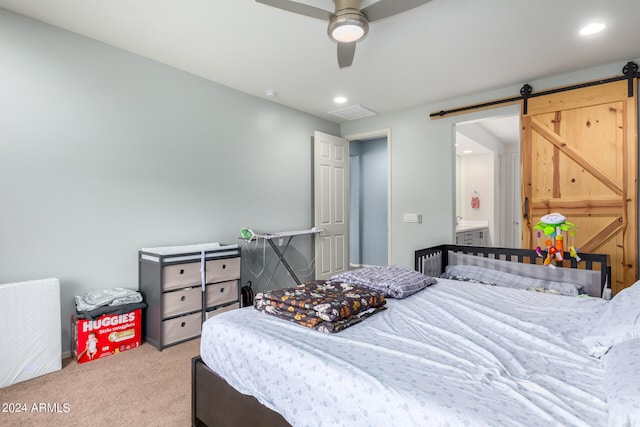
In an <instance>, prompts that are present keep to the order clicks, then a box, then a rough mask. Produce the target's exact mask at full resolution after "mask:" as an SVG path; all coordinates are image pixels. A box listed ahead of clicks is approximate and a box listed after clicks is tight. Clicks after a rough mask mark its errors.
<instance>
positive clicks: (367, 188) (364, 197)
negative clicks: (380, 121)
mask: <svg viewBox="0 0 640 427" xmlns="http://www.w3.org/2000/svg"><path fill="white" fill-rule="evenodd" d="M348 140H349V182H350V185H349V264H350V267H351V268H357V267H363V266H370V265H388V264H389V260H390V250H389V242H390V226H389V209H390V205H391V200H390V198H391V196H390V176H391V175H390V161H389V158H390V156H389V151H390V150H389V145H390V141H389V136H388V132H387V131H384V132H374V133H371V134H367V135H355V136H352V137H348Z"/></svg>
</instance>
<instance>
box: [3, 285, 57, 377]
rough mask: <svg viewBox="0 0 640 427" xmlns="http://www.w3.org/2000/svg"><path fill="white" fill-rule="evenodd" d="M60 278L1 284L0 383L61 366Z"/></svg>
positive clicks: (53, 369)
mask: <svg viewBox="0 0 640 427" xmlns="http://www.w3.org/2000/svg"><path fill="white" fill-rule="evenodd" d="M60 322H61V320H60V282H59V281H58V279H55V278H48V279H42V280H30V281H26V282H16V283H6V284H0V343H2V344H0V387H6V386H9V385H11V384H15V383H18V382H21V381H26V380H29V379H32V378H35V377H39V376H41V375H44V374H48V373H51V372H55V371H59V370H60V369H62V337H61V335H62V329H61V325H60Z"/></svg>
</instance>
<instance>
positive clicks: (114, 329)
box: [71, 309, 142, 363]
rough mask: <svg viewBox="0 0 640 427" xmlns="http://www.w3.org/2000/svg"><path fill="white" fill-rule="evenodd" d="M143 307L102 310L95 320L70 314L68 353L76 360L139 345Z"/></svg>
mask: <svg viewBox="0 0 640 427" xmlns="http://www.w3.org/2000/svg"><path fill="white" fill-rule="evenodd" d="M141 325H142V310H141V309H137V310H133V311H129V312H128V313H123V314H105V315H103V316H100V317H98V318H96V319H94V320H89V319H78V318H77V317H76V315H75V314H74V315H72V316H71V353H72V355H73V358H74V359H75V360H77V361H78V363H86V362H90V361H92V360H96V359H100V358H101V357H107V356H111V355H112V354H116V353H120V352H121V351H125V350H130V349H132V348H135V347H139V346H140V343H141V336H142V335H141V330H142V328H141Z"/></svg>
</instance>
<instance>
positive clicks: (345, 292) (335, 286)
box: [254, 280, 387, 332]
mask: <svg viewBox="0 0 640 427" xmlns="http://www.w3.org/2000/svg"><path fill="white" fill-rule="evenodd" d="M386 303H387V301H386V300H385V299H384V296H382V294H380V293H379V292H377V291H374V290H372V289H368V288H365V287H362V286H356V285H352V284H349V283H340V282H330V281H325V280H316V281H312V282H307V283H305V284H302V285H299V286H295V287H293V288H286V289H274V290H272V291H268V292H264V293H259V294H258V295H256V298H255V302H254V307H255V308H256V309H257V310H260V311H262V312H264V313H267V314H270V315H272V316H276V317H279V318H281V319H285V320H289V321H291V322H295V323H298V324H299V325H302V326H306V327H308V328H313V329H316V330H319V331H322V332H339V331H341V330H343V329H345V328H347V327H349V326H351V325H354V324H356V323H359V322H361V321H362V320H364V319H366V318H367V317H369V316H371V315H372V314H375V313H377V312H379V311H381V310H384V309H385V308H386V307H385V304H386Z"/></svg>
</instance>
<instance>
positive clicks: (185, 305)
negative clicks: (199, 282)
mask: <svg viewBox="0 0 640 427" xmlns="http://www.w3.org/2000/svg"><path fill="white" fill-rule="evenodd" d="M201 309H202V288H201V287H200V286H197V287H194V288H184V289H179V290H177V291H172V292H166V293H164V294H162V317H163V318H166V317H171V316H177V315H179V314H183V313H189V312H191V311H196V310H201Z"/></svg>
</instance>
